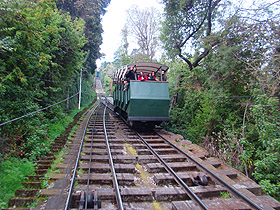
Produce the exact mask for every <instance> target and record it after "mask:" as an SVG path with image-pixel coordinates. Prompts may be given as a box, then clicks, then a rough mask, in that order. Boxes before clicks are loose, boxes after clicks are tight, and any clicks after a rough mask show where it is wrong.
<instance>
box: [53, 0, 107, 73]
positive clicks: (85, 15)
mask: <svg viewBox="0 0 280 210" xmlns="http://www.w3.org/2000/svg"><path fill="white" fill-rule="evenodd" d="M109 3H110V0H80V1H72V0H58V1H57V7H58V8H59V9H62V10H63V11H66V12H70V14H71V16H72V19H75V18H76V17H80V18H82V19H84V20H85V22H86V25H85V34H86V38H87V40H88V42H87V43H86V45H85V46H84V48H83V50H85V51H87V52H88V55H87V58H86V62H85V64H84V67H85V68H86V69H88V70H89V71H90V72H91V73H94V71H95V69H96V60H97V59H99V58H100V57H101V56H102V55H101V53H100V45H101V44H102V36H101V34H102V32H103V30H102V25H101V17H102V15H104V14H105V12H106V11H105V8H106V7H107V6H108V4H109Z"/></svg>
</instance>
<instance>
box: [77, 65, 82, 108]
mask: <svg viewBox="0 0 280 210" xmlns="http://www.w3.org/2000/svg"><path fill="white" fill-rule="evenodd" d="M81 94H82V68H81V73H80V90H79V105H78V109H81Z"/></svg>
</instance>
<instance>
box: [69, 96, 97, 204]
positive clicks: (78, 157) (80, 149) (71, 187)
mask: <svg viewBox="0 0 280 210" xmlns="http://www.w3.org/2000/svg"><path fill="white" fill-rule="evenodd" d="M99 105H100V101H99V102H98V104H97V105H96V107H95V108H94V109H93V111H92V112H91V114H90V116H89V118H88V120H87V123H86V126H85V129H84V133H83V137H82V141H81V144H80V148H79V152H78V156H77V159H76V164H75V168H74V172H73V175H72V180H71V185H70V188H69V192H68V196H67V200H66V203H65V208H64V210H68V208H69V206H70V202H71V195H72V191H73V187H74V183H75V178H76V172H77V168H78V164H79V161H80V155H81V151H82V147H83V144H84V139H85V135H86V130H87V127H88V123H89V121H90V119H91V116H92V115H93V113H94V112H95V110H96V108H97V107H98V106H99Z"/></svg>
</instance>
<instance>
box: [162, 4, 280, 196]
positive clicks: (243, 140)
mask: <svg viewBox="0 0 280 210" xmlns="http://www.w3.org/2000/svg"><path fill="white" fill-rule="evenodd" d="M164 2H165V6H166V8H165V10H166V15H167V19H166V21H165V22H164V25H163V30H165V31H163V33H162V36H163V37H162V38H163V40H164V39H165V48H166V50H167V55H168V56H169V59H170V60H172V62H171V63H169V64H167V65H168V66H170V67H171V68H170V69H171V71H170V72H169V73H168V81H169V85H170V95H171V96H172V95H174V93H176V92H177V93H178V100H177V103H176V104H175V106H174V107H173V108H172V109H171V110H170V117H171V121H170V123H165V124H164V126H165V127H166V128H168V129H169V130H171V131H175V132H176V133H180V134H182V135H183V136H184V137H185V138H186V139H190V140H191V141H193V142H196V143H199V144H201V145H204V146H205V147H207V149H208V151H209V152H210V154H212V155H215V156H218V157H219V158H220V159H222V160H224V161H225V162H227V163H229V164H230V165H232V166H234V167H236V168H237V169H239V170H241V171H243V172H244V173H246V174H247V175H248V176H249V177H251V178H253V179H255V180H257V181H258V182H259V184H260V185H261V186H262V188H263V190H264V191H265V192H267V193H268V194H269V195H272V196H274V197H275V198H276V199H278V200H280V195H279V192H280V188H279V187H280V177H279V172H280V171H279V170H280V167H279V165H280V164H279V160H280V157H279V149H280V147H279V144H280V140H279V139H280V138H279V136H280V133H279V130H280V129H279V126H280V111H279V90H280V88H279V68H278V67H276V66H277V64H279V59H278V58H279V50H277V49H278V48H277V47H276V46H277V44H279V42H278V41H279V39H277V38H276V37H275V34H276V31H275V29H276V28H279V17H278V16H277V15H276V16H273V15H271V14H272V13H273V12H272V11H268V10H269V9H268V10H266V9H263V8H268V7H267V5H266V7H263V8H261V7H259V10H262V11H263V12H262V13H259V14H262V15H261V16H262V17H258V16H257V15H258V14H255V16H254V20H255V19H257V20H258V19H259V20H262V21H253V20H252V21H247V20H248V19H246V18H247V17H241V15H243V14H240V13H239V12H237V13H236V14H235V15H233V16H232V17H226V16H219V17H218V18H219V19H220V23H219V24H220V31H218V30H217V31H216V32H215V33H212V35H211V36H212V37H210V36H208V37H207V38H205V39H203V40H201V39H200V37H199V36H200V35H199V34H201V33H198V34H197V35H199V36H198V37H194V38H193V40H192V43H193V46H195V48H196V49H197V50H200V49H203V48H204V49H205V44H206V43H207V42H209V41H210V42H213V43H214V41H215V40H217V41H218V42H217V43H218V44H217V45H215V47H214V48H212V51H211V52H209V54H208V55H207V57H205V58H204V60H201V61H200V65H199V66H197V67H195V68H193V69H192V71H191V72H190V71H189V70H188V66H187V65H186V64H183V63H182V62H180V61H177V60H176V59H174V56H175V55H176V54H177V53H178V51H177V50H178V48H176V46H175V45H174V43H178V44H180V43H181V42H182V36H183V33H185V32H186V33H190V32H191V31H192V30H193V28H192V27H188V24H186V25H185V26H184V27H186V28H187V30H182V31H178V33H173V34H171V31H174V29H176V28H178V27H177V26H178V25H180V24H181V23H182V22H183V21H182V20H183V19H182V18H178V17H180V15H182V14H179V13H180V12H181V9H182V5H183V6H184V5H185V4H187V3H188V2H190V1H180V2H174V1H164ZM199 2H200V1H199ZM199 2H197V3H199ZM259 10H258V11H259ZM186 11H187V10H186ZM174 14H176V15H174ZM177 14H178V15H177ZM217 15H218V13H217ZM190 16H191V15H190ZM252 17H253V16H252ZM265 17H277V18H278V19H277V18H276V19H274V18H271V19H267V20H266V21H264V18H265ZM249 19H250V18H249ZM197 20H198V19H196V20H195V21H197ZM195 21H194V22H195ZM173 26H174V27H173ZM195 26H196V24H194V27H195ZM201 29H202V30H203V29H205V28H201ZM201 35H202V34H201ZM174 40H177V42H176V41H174ZM172 44H173V45H172ZM184 52H185V51H184ZM200 53H201V50H200V51H199V52H197V53H195V54H194V56H191V55H187V57H188V58H189V61H190V62H193V60H195V59H197V56H198V55H199V54H200ZM185 55H186V54H185ZM167 60H168V59H167ZM278 66H279V65H278ZM277 75H278V76H277Z"/></svg>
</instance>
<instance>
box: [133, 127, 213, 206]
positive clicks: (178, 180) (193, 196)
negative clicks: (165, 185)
mask: <svg viewBox="0 0 280 210" xmlns="http://www.w3.org/2000/svg"><path fill="white" fill-rule="evenodd" d="M135 133H136V135H137V136H138V137H139V138H140V139H141V140H142V142H143V143H144V144H145V145H146V146H147V147H148V148H149V150H150V151H151V152H152V153H153V154H154V155H155V156H156V157H157V159H158V160H159V161H160V162H161V164H163V165H164V167H165V169H166V170H167V171H168V172H169V173H171V174H172V175H173V176H174V178H175V180H176V181H177V183H178V184H179V185H181V186H182V187H183V188H184V189H185V190H186V192H187V194H188V196H189V197H190V198H191V199H192V200H195V201H196V202H197V203H198V204H199V205H200V206H201V207H202V208H203V209H205V210H209V208H208V207H207V206H206V205H205V204H204V203H203V202H202V200H201V199H200V198H199V197H198V196H197V195H196V194H195V193H194V192H193V191H192V190H191V189H190V187H189V186H188V185H187V184H186V183H185V182H184V181H183V180H182V179H181V178H180V177H179V176H178V175H177V173H176V172H175V171H174V170H173V169H172V168H171V167H170V166H168V164H167V163H166V162H165V161H164V160H163V159H162V158H161V157H160V155H159V154H158V153H157V152H156V151H155V150H154V149H153V148H152V147H151V146H150V145H149V143H148V142H147V141H146V140H145V139H144V138H143V137H142V136H141V135H140V134H139V133H138V132H136V131H135Z"/></svg>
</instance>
